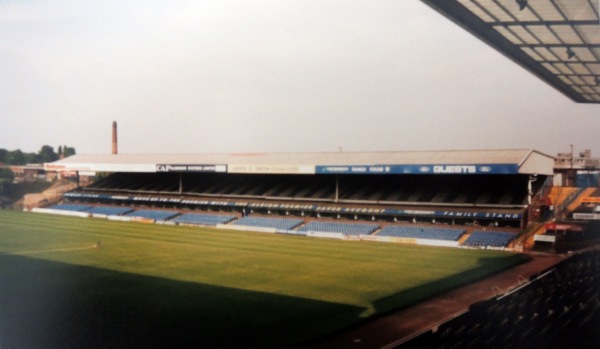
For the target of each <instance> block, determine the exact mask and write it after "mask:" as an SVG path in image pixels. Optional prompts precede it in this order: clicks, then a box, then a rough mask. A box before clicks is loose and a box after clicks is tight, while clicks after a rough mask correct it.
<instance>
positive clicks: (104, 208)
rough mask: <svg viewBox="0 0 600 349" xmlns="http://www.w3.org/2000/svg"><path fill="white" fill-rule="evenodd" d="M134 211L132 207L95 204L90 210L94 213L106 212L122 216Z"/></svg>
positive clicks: (105, 213)
mask: <svg viewBox="0 0 600 349" xmlns="http://www.w3.org/2000/svg"><path fill="white" fill-rule="evenodd" d="M132 211H133V208H131V207H116V206H95V207H92V209H90V210H89V211H88V212H89V213H92V214H104V215H107V216H120V215H124V214H127V213H130V212H132Z"/></svg>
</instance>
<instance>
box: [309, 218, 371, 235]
mask: <svg viewBox="0 0 600 349" xmlns="http://www.w3.org/2000/svg"><path fill="white" fill-rule="evenodd" d="M377 229H379V225H377V224H368V223H363V224H360V223H336V222H317V221H313V222H309V223H308V224H306V225H305V226H303V227H301V228H300V229H298V231H304V232H309V231H315V232H324V233H342V234H344V235H369V234H371V233H373V232H374V231H375V230H377Z"/></svg>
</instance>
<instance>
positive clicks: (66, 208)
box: [48, 204, 93, 212]
mask: <svg viewBox="0 0 600 349" xmlns="http://www.w3.org/2000/svg"><path fill="white" fill-rule="evenodd" d="M92 207H93V206H89V205H77V204H59V205H54V206H50V207H48V208H51V209H54V210H64V211H74V212H75V211H87V210H89V209H90V208H92Z"/></svg>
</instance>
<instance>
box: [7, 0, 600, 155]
mask: <svg viewBox="0 0 600 349" xmlns="http://www.w3.org/2000/svg"><path fill="white" fill-rule="evenodd" d="M0 96H1V97H0V148H6V149H17V148H20V149H22V150H24V151H29V152H32V151H37V150H39V149H40V147H41V146H42V145H44V144H49V145H52V146H54V147H57V146H58V145H69V146H74V147H75V148H76V149H77V151H78V153H86V154H96V153H97V154H101V153H109V152H110V151H111V124H112V121H113V120H116V121H117V122H118V125H119V150H120V152H121V153H221V152H227V153H228V152H241V153H246V152H304V151H310V152H312V151H339V150H340V148H342V149H343V151H380V150H381V151H396V150H398V151H403V150H446V149H513V148H534V149H538V150H540V151H542V152H546V153H548V154H550V155H554V154H555V153H556V152H559V151H562V152H567V151H569V144H573V145H574V146H575V150H576V151H577V150H583V149H585V148H591V149H592V151H593V155H595V156H598V155H600V143H599V142H598V138H599V134H600V132H599V131H600V106H599V105H585V104H576V103H574V102H572V101H571V100H569V99H568V98H567V97H565V96H563V95H562V94H561V93H559V92H558V91H556V90H555V89H554V88H552V87H551V86H549V85H547V84H546V83H544V82H543V81H541V80H540V79H538V78H537V77H535V76H533V75H532V74H531V73H529V72H527V71H525V70H524V69H522V68H520V67H519V66H518V65H516V64H515V63H513V62H512V61H510V60H509V59H507V58H505V57H504V56H502V55H501V54H500V53H498V52H497V51H495V50H493V49H492V48H490V47H488V46H487V45H485V44H484V43H482V42H481V41H479V40H478V39H477V38H475V37H474V36H472V35H471V34H469V33H467V32H466V31H464V30H463V29H461V28H460V27H458V26H457V25H456V24H454V23H452V22H451V21H449V20H448V19H446V18H445V17H443V16H441V15H440V14H438V13H437V12H435V11H434V10H433V9H431V8H429V7H428V6H426V5H425V4H423V3H422V2H420V1H418V0H389V1H378V0H364V1H362V0H356V1H350V0H335V1H334V0H313V1H308V0H307V1H281V0H269V1H266V0H265V1H248V0H239V1H228V0H219V1H184V0H180V1H149V0H143V1H137V0H136V1H134V0H130V1H113V0H103V1H80V0H30V1H27V0H19V1H17V0H0Z"/></svg>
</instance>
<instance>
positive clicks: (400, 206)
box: [46, 150, 554, 246]
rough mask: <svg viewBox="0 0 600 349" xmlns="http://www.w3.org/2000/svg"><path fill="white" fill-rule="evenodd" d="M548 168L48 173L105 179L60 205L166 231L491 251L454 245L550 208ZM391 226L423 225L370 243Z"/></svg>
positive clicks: (401, 164)
mask: <svg viewBox="0 0 600 349" xmlns="http://www.w3.org/2000/svg"><path fill="white" fill-rule="evenodd" d="M265 164H268V165H265ZM553 165H554V159H553V158H552V157H549V156H547V155H545V154H542V153H540V152H537V151H535V150H482V151H436V152H374V153H343V152H340V153H302V154H277V153H275V154H199V155H191V154H190V155H126V154H114V155H110V156H103V155H97V156H94V155H75V156H72V157H69V158H66V159H62V160H59V161H57V162H54V163H51V164H46V167H47V170H56V171H72V172H78V171H86V172H89V171H97V172H103V173H109V175H108V176H104V177H102V178H100V179H99V180H97V181H96V182H94V183H92V184H91V185H89V186H87V187H79V188H77V189H75V190H73V191H71V192H68V193H66V194H65V196H64V198H65V203H67V204H74V205H87V206H89V207H90V208H91V207H92V206H101V207H105V206H111V207H123V208H132V209H135V210H136V211H134V212H125V211H124V212H110V213H108V214H107V216H111V217H112V218H115V216H119V215H120V216H122V217H123V218H127V217H139V218H141V219H148V220H155V221H158V222H164V221H169V223H174V224H179V223H182V224H199V225H217V226H219V225H223V224H227V225H230V224H232V227H233V226H235V227H236V229H237V227H244V226H246V227H255V228H264V229H275V230H277V229H280V230H286V231H287V232H289V233H291V232H292V231H295V232H313V233H315V232H320V233H323V234H321V235H323V236H324V237H333V235H335V234H338V235H342V236H346V237H348V236H360V235H372V237H371V238H372V239H375V240H380V241H388V242H402V239H403V238H405V235H407V234H413V235H414V236H415V237H411V238H412V239H417V240H418V241H419V243H423V240H428V241H431V243H433V241H439V242H444V241H446V242H452V244H446V245H453V246H457V245H465V246H500V245H503V246H506V244H508V243H509V242H510V240H509V241H507V242H496V241H495V240H493V241H492V240H489V239H491V238H490V237H489V236H487V237H488V240H489V241H488V240H483V241H478V240H477V239H476V238H477V237H478V235H479V233H474V234H471V235H472V236H470V237H469V239H467V241H468V243H465V244H463V243H462V239H463V238H464V236H465V235H469V233H468V232H466V230H469V231H471V230H479V228H478V227H481V229H480V230H486V229H485V228H486V227H489V228H490V229H489V230H494V229H496V228H506V229H508V230H511V229H514V230H515V231H516V230H517V229H524V228H525V227H526V226H527V225H528V223H529V222H530V221H531V220H535V219H538V218H539V217H540V216H541V215H542V210H540V209H537V208H538V207H541V204H540V203H546V205H547V202H549V201H550V200H547V193H549V192H550V190H549V189H548V188H549V183H550V184H551V180H549V179H551V177H550V175H551V174H552V169H553ZM550 187H551V185H550ZM97 210H99V211H97ZM104 210H108V209H102V208H94V209H93V211H91V212H90V213H92V214H93V215H96V216H99V215H102V214H105V213H104V212H105V211H104ZM161 211H165V212H166V213H165V214H162V213H161ZM188 211H192V212H193V213H194V214H204V213H206V214H207V215H208V214H210V213H211V212H215V213H217V215H228V216H232V217H239V216H242V217H244V218H242V219H240V220H237V221H236V219H233V220H229V219H226V220H225V221H224V222H220V221H219V219H220V217H219V218H215V219H217V220H216V221H215V222H216V223H214V222H213V221H212V218H210V219H209V218H208V217H201V216H191V215H190V216H188V215H184V216H180V217H179V218H176V217H177V216H179V214H180V213H183V212H188ZM84 212H85V211H84ZM536 212H537V213H536ZM546 212H547V210H545V211H543V213H546ZM269 216H270V217H269ZM258 217H263V218H260V219H259V218H258ZM291 217H294V218H291ZM173 218H175V219H173ZM266 218H273V219H275V218H278V219H281V221H277V220H273V221H268V220H266ZM333 220H335V221H338V220H339V222H331V221H333ZM313 221H314V222H313ZM305 222H308V223H306V225H303V224H304V223H305ZM396 222H397V223H398V224H402V225H407V224H408V223H412V224H416V225H418V226H422V228H419V229H417V230H414V229H412V228H411V229H408V230H406V231H403V228H384V230H383V231H382V232H381V233H379V234H373V233H374V232H376V231H377V230H378V229H380V228H381V227H385V226H387V225H389V224H390V223H391V224H394V223H396ZM320 223H323V224H321V225H319V224H320ZM298 225H302V226H301V227H298ZM428 225H430V226H428ZM440 226H443V228H440ZM453 226H455V227H456V228H453ZM446 228H447V229H448V230H446ZM264 229H263V231H265V230H264ZM453 229H454V230H453ZM254 230H260V229H254ZM496 230H497V229H496ZM326 233H331V234H329V235H327V234H326ZM388 234H390V235H388ZM307 235H312V236H316V235H315V234H312V233H311V234H307ZM408 236H412V235H408ZM502 236H503V237H506V236H507V235H502ZM509 236H511V237H512V235H509ZM378 238H379V239H378ZM405 241H406V242H407V243H410V240H405ZM424 243H427V242H424ZM442 245H443V243H442Z"/></svg>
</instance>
